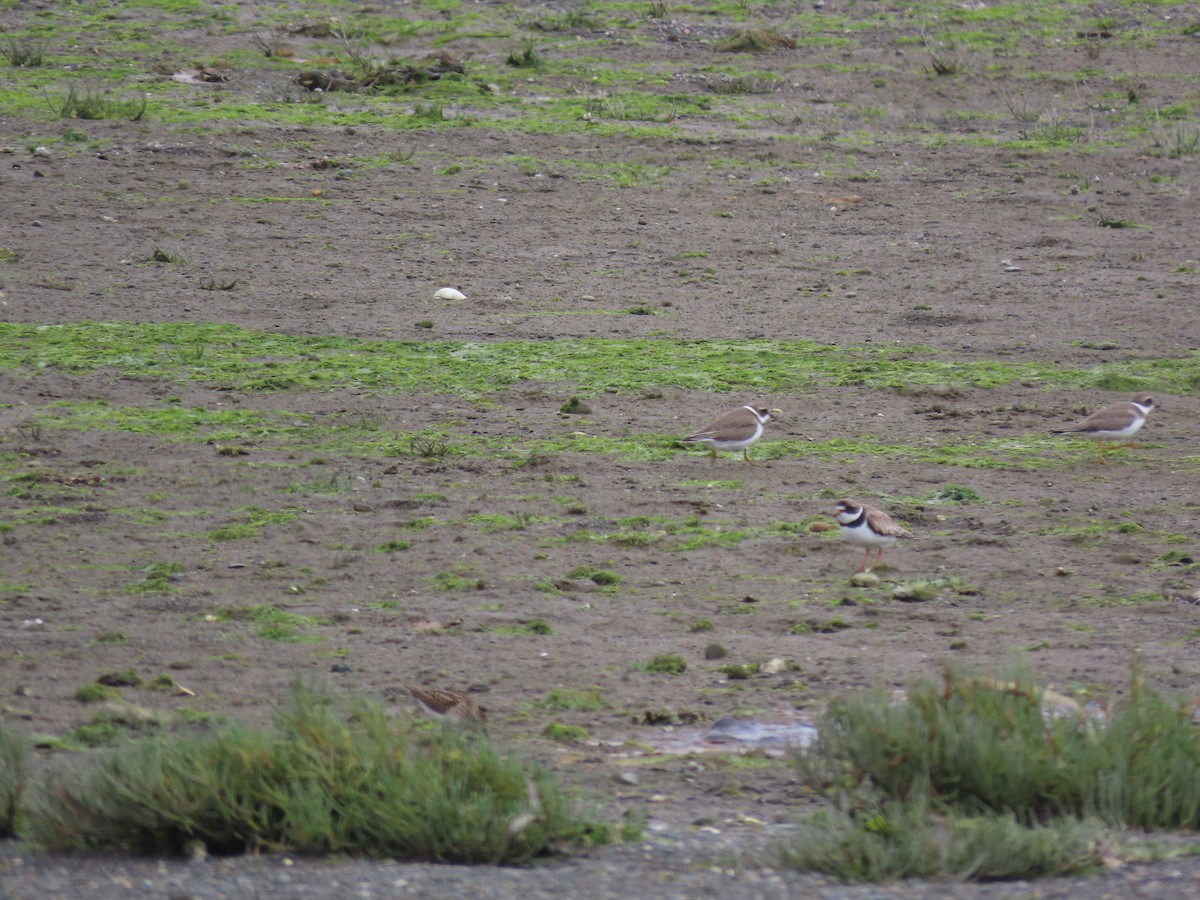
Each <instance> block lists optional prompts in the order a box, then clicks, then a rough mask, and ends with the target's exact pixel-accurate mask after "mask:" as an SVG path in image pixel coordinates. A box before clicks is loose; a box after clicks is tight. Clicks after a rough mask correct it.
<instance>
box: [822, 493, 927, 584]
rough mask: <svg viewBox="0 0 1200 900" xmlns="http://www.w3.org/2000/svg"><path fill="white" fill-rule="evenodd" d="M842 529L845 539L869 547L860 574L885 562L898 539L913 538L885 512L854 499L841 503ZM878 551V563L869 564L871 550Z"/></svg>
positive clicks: (839, 515)
mask: <svg viewBox="0 0 1200 900" xmlns="http://www.w3.org/2000/svg"><path fill="white" fill-rule="evenodd" d="M835 516H836V517H837V521H838V525H839V526H841V533H842V540H844V541H846V542H848V543H851V544H854V545H856V546H859V547H863V548H865V551H866V552H864V553H863V558H862V562H861V563H860V564H859V566H858V568H857V569H856V570H855V571H856V572H870V571H871V570H872V569H873V568H875V567H876V566H877V565H879V561H880V560H881V559H883V551H884V550H885V549H886V548H888V547H890V546H891V545H892V544H894V543H896V539H897V538H902V537H908V538H910V537H912V536H913V535H912V532H911V531H909V530H907V529H905V528H901V527H900V526H899V525H897V524H896V523H895V522H893V521H892V517H891V516H889V515H888V514H887V513H885V512H884V511H883V510H882V509H876V508H875V507H873V506H864V505H863V504H861V503H855V502H854V501H853V500H839V501H838V503H837V510H836V512H835ZM873 549H874V550H876V551H877V552H876V554H875V561H874V562H873V563H871V565H869V566H868V565H867V559H868V558H869V557H870V555H871V550H873Z"/></svg>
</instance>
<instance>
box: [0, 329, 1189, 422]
mask: <svg viewBox="0 0 1200 900" xmlns="http://www.w3.org/2000/svg"><path fill="white" fill-rule="evenodd" d="M629 359H637V360H638V361H639V365H637V366H629V365H628V364H627V361H628V360H629ZM101 368H104V369H111V370H113V371H115V372H119V373H121V374H125V375H136V376H139V377H151V378H159V379H163V380H165V381H200V382H204V383H206V384H210V385H212V386H214V387H218V388H222V389H227V390H249V391H278V390H296V389H309V390H330V389H333V388H347V387H354V388H372V389H379V390H385V391H387V392H389V393H417V392H425V393H432V394H452V395H458V396H486V395H488V394H491V393H493V392H495V391H496V390H502V389H505V388H506V387H508V386H510V385H512V384H515V383H518V382H545V383H554V384H567V385H570V386H571V389H572V390H573V391H574V393H575V395H576V396H579V397H581V398H582V397H586V396H594V395H596V394H600V393H603V392H618V393H639V392H642V391H646V390H661V389H662V388H664V387H678V388H683V389H686V390H690V391H712V392H726V391H732V390H746V389H747V388H752V389H754V390H755V391H757V392H760V393H775V392H787V391H805V390H811V389H812V387H813V382H814V381H815V382H820V383H824V384H830V385H863V386H867V387H876V388H888V387H910V386H915V385H949V386H954V385H974V386H979V387H998V386H1001V385H1006V384H1013V383H1022V384H1037V385H1040V386H1043V387H1045V388H1068V387H1069V388H1103V389H1105V390H1120V391H1134V390H1159V391H1169V392H1178V393H1188V392H1190V391H1191V390H1192V389H1193V388H1194V386H1195V385H1196V384H1197V383H1198V382H1200V356H1197V355H1195V354H1193V355H1191V356H1178V357H1172V358H1169V359H1168V358H1164V359H1131V360H1128V361H1126V362H1123V363H1122V364H1121V365H1120V366H1119V367H1112V366H1101V367H1097V368H1095V369H1087V370H1084V369H1069V368H1064V367H1060V366H1056V365H1054V364H1051V363H1036V362H1029V363H1017V362H1001V361H996V360H978V359H964V360H955V359H947V358H945V356H944V355H943V354H939V353H938V352H937V351H934V350H930V349H928V348H923V347H891V348H887V349H883V350H880V349H874V348H868V347H858V348H856V347H853V346H837V345H832V344H829V345H825V344H817V343H814V342H812V341H767V340H747V341H728V342H722V341H678V340H669V339H638V340H602V339H573V340H555V341H521V342H510V341H496V342H490V343H470V344H468V343H459V342H453V341H365V340H357V339H353V338H340V337H305V336H286V335H279V334H268V333H265V332H256V331H251V330H248V329H244V328H239V327H236V326H232V325H217V324H195V323H144V324H131V323H128V324H123V323H112V324H102V323H94V322H92V323H88V322H83V323H64V324H60V325H52V326H47V325H25V324H19V323H0V370H7V371H11V372H13V373H15V374H23V375H26V376H35V375H37V374H38V373H41V372H61V373H71V374H83V373H86V372H93V371H96V370H98V369H101ZM1114 376H1116V377H1117V378H1118V379H1119V380H1117V381H1114V380H1113V377H1114ZM183 412H185V411H180V413H181V414H182V413H183ZM224 412H225V414H226V415H227V416H229V423H230V424H231V425H233V424H235V422H236V421H237V417H239V416H249V415H252V412H251V411H249V410H245V411H243V410H226V411H224Z"/></svg>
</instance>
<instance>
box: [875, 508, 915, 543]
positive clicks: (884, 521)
mask: <svg viewBox="0 0 1200 900" xmlns="http://www.w3.org/2000/svg"><path fill="white" fill-rule="evenodd" d="M866 510H867V524H868V525H870V526H871V527H872V528H874V529H875V531H876V532H878V533H879V534H885V535H887V536H888V537H897V538H899V537H912V536H913V535H912V532H911V531H909V530H908V529H907V528H901V527H900V526H899V525H897V524H896V523H895V522H893V521H892V517H891V516H889V515H888V514H887V513H885V512H884V511H883V510H882V509H874V508H873V507H870V506H868V507H866Z"/></svg>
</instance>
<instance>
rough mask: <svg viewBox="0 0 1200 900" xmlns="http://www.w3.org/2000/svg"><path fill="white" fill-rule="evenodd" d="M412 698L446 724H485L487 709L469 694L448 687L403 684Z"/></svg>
mask: <svg viewBox="0 0 1200 900" xmlns="http://www.w3.org/2000/svg"><path fill="white" fill-rule="evenodd" d="M405 689H406V690H407V691H408V692H409V693H410V694H412V695H413V699H414V700H416V701H417V702H418V703H419V704H421V708H422V709H423V710H425V712H427V713H429V715H431V716H433V717H434V718H435V719H440V720H441V721H443V722H446V723H447V724H459V723H467V724H477V725H480V726H483V725H486V724H487V710H486V709H484V708H483V707H482V706H480V705H478V704H477V703H476V702H475V700H474V698H472V697H471V695H470V694H467V693H464V692H463V691H455V690H450V689H448V688H426V687H421V686H420V685H415V684H409V685H405Z"/></svg>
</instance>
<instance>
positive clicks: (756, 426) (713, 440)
mask: <svg viewBox="0 0 1200 900" xmlns="http://www.w3.org/2000/svg"><path fill="white" fill-rule="evenodd" d="M777 412H780V410H778V409H767V408H766V407H765V406H749V405H747V406H742V407H739V408H738V409H735V410H733V411H732V412H727V413H725V415H723V416H721V418H719V419H717V420H716V421H715V422H713V423H712V424H711V425H709V426H708V427H706V428H703V429H701V430H700V431H697V432H696V433H695V434H689V435H688V436H687V437H685V438H684V439H683V440H684V441H685V442H687V443H692V444H707V445H708V456H709V459H711V460H714V461H715V460H716V458H717V451H718V450H741V451H742V458H743V459H744V460H746V462H748V463H750V465H752V466H756V465H758V463H756V462H754V461H753V460H752V459H750V445H751V444H753V443H754V442H755V441H757V440H758V439H759V438H760V437H762V433H763V426H764V425H766V424H767V423H768V422H770V421H771V416H772V415H773V414H775V413H777Z"/></svg>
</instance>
